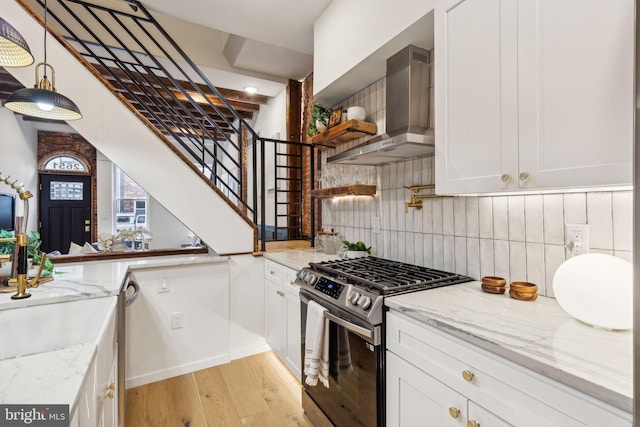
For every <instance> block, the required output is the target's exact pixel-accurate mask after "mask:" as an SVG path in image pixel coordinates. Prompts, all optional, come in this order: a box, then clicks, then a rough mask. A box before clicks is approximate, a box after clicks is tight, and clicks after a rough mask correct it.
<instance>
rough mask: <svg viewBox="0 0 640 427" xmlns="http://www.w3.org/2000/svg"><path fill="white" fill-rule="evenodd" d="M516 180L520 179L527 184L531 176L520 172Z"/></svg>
mask: <svg viewBox="0 0 640 427" xmlns="http://www.w3.org/2000/svg"><path fill="white" fill-rule="evenodd" d="M518 178H520V181H522V182H527V181H529V179H530V178H531V174H529V172H521V173H520V175H518Z"/></svg>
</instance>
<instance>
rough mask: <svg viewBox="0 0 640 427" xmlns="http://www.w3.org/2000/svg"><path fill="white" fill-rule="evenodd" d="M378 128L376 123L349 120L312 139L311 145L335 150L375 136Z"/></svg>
mask: <svg viewBox="0 0 640 427" xmlns="http://www.w3.org/2000/svg"><path fill="white" fill-rule="evenodd" d="M377 132H378V127H377V126H376V124H375V123H369V122H363V121H360V120H355V119H354V120H347V121H346V122H344V123H340V124H339V125H336V126H334V127H332V128H330V129H327V130H325V131H324V132H322V133H319V134H317V135H315V136H314V137H312V138H311V143H312V144H316V145H319V146H324V147H331V148H335V147H337V146H338V145H340V144H344V143H345V142H349V141H353V140H354V139H358V138H362V137H363V136H367V135H375V134H376V133H377Z"/></svg>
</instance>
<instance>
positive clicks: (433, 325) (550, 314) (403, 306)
mask: <svg viewBox="0 0 640 427" xmlns="http://www.w3.org/2000/svg"><path fill="white" fill-rule="evenodd" d="M385 305H386V306H387V307H388V308H389V309H390V312H389V315H390V316H391V317H394V316H395V315H396V313H399V314H400V316H399V317H400V320H401V321H403V322H404V320H402V319H406V320H408V321H409V322H408V323H406V324H407V325H408V324H410V323H414V324H416V325H418V326H419V325H423V327H425V328H427V329H429V330H431V331H433V332H435V335H442V336H443V337H444V338H445V339H446V338H447V336H448V337H453V339H454V340H455V341H456V342H457V344H456V345H459V346H458V347H456V348H469V349H471V350H470V351H471V354H473V355H474V356H473V357H472V358H471V359H470V360H469V363H479V362H475V361H474V360H475V359H476V357H475V355H476V354H480V353H483V354H485V353H486V354H487V355H488V356H489V358H491V357H492V356H499V358H496V360H500V361H502V362H500V363H502V365H503V366H504V365H506V364H511V363H513V366H515V367H516V368H519V367H524V368H526V369H527V370H529V371H532V372H531V374H533V375H534V376H535V375H536V374H539V375H540V376H541V377H540V378H543V380H546V379H550V380H553V381H554V382H556V383H558V384H559V385H560V386H561V387H566V388H567V390H569V391H577V392H579V393H581V394H584V395H586V396H585V398H586V401H589V402H592V403H593V404H594V405H596V406H597V405H599V404H600V403H601V402H603V403H605V404H606V405H603V406H607V407H609V408H612V409H615V410H620V411H621V412H620V413H621V414H622V415H623V417H625V418H626V415H629V414H630V413H631V412H632V411H633V354H632V333H631V331H610V330H605V329H600V328H593V327H590V326H588V325H586V324H584V323H581V322H579V321H577V320H576V319H574V318H573V317H571V316H569V315H568V314H566V313H565V312H564V311H563V310H562V309H561V308H560V306H559V305H558V303H557V302H556V301H555V299H553V298H546V297H538V299H537V300H536V301H533V302H528V301H518V300H515V299H512V298H510V297H509V296H508V294H498V295H496V294H488V293H485V292H482V291H481V288H480V283H479V282H470V283H465V284H460V285H455V286H448V287H443V288H438V289H432V290H428V291H422V292H416V293H411V294H406V295H399V296H395V297H390V298H387V299H386V300H385ZM390 328H391V329H393V326H391V327H390ZM401 328H402V327H400V329H401ZM403 337H404V338H403ZM402 339H404V340H405V342H408V341H407V340H406V336H405V335H403V333H402V332H399V330H398V329H397V328H396V329H393V330H391V331H388V343H393V342H394V340H395V341H397V342H398V348H400V347H402V346H403V345H404V344H402V343H400V341H402ZM416 342H417V341H416ZM469 344H470V346H469ZM431 345H435V344H431ZM389 346H393V345H392V344H389ZM418 347H419V345H416V348H418ZM483 350H484V352H483ZM392 351H393V350H392ZM401 351H402V350H401ZM410 351H413V350H410ZM417 351H418V350H416V352H417ZM443 351H444V350H443ZM420 357H422V356H420ZM453 357H459V358H461V360H462V356H458V355H457V354H454V355H453ZM478 357H479V356H478ZM424 360H430V358H429V357H425V359H424ZM534 373H535V374H534ZM458 377H459V373H458ZM459 378H460V381H463V380H462V377H459ZM472 378H473V376H472ZM456 379H457V377H456ZM473 381H475V380H469V379H466V382H467V383H470V382H473ZM480 382H481V381H479V384H480ZM485 384H486V383H485ZM511 385H512V386H514V387H516V388H517V389H520V390H523V389H525V388H526V386H525V385H524V384H519V383H516V382H515V381H514V382H513V383H512V384H511ZM465 387H466V385H465ZM524 392H528V390H524ZM549 398H551V397H549ZM590 398H593V400H589V399H590ZM553 404H554V405H560V402H554V403H553ZM609 405H610V406H609ZM624 413H626V415H625V414H624ZM629 420H630V418H629Z"/></svg>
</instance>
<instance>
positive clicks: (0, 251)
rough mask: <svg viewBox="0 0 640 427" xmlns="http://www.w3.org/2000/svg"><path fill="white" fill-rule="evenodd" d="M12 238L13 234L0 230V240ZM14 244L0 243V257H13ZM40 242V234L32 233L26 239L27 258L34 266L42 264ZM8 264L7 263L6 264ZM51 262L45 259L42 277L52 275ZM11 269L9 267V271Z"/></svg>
mask: <svg viewBox="0 0 640 427" xmlns="http://www.w3.org/2000/svg"><path fill="white" fill-rule="evenodd" d="M8 237H14V233H12V232H10V231H7V230H2V229H0V238H8ZM14 245H15V242H0V255H13V246H14ZM41 245H42V241H41V240H40V233H38V232H37V231H32V232H31V235H30V236H29V237H28V238H27V258H29V259H31V260H32V262H33V263H34V264H40V262H42V255H43V252H42V251H41V250H40V246H41ZM7 264H9V263H7ZM53 267H54V264H53V261H51V260H50V259H48V258H47V259H45V262H44V266H43V268H42V276H43V277H44V276H50V275H51V273H53ZM10 270H11V268H10V267H9V271H10Z"/></svg>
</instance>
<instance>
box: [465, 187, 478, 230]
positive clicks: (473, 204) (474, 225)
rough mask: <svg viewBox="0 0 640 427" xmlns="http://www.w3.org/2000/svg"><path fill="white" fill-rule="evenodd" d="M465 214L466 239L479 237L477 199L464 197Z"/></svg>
mask: <svg viewBox="0 0 640 427" xmlns="http://www.w3.org/2000/svg"><path fill="white" fill-rule="evenodd" d="M464 200H465V202H466V204H465V214H466V223H467V224H466V225H467V233H466V235H467V236H468V237H480V223H479V215H478V200H479V199H478V198H477V197H465V198H464Z"/></svg>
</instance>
